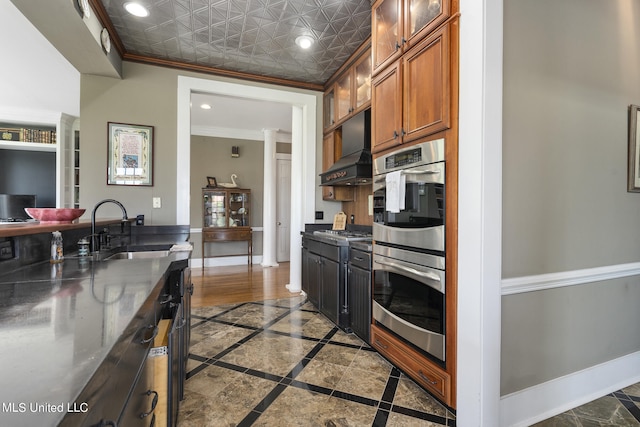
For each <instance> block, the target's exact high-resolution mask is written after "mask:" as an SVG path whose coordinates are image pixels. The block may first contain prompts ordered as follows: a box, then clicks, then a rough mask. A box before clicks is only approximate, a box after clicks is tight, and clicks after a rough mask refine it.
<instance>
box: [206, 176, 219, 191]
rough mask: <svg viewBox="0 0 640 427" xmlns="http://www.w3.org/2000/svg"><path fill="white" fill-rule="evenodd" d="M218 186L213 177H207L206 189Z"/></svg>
mask: <svg viewBox="0 0 640 427" xmlns="http://www.w3.org/2000/svg"><path fill="white" fill-rule="evenodd" d="M217 186H218V181H216V177H215V176H208V177H207V188H216V187H217Z"/></svg>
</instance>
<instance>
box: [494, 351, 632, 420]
mask: <svg viewBox="0 0 640 427" xmlns="http://www.w3.org/2000/svg"><path fill="white" fill-rule="evenodd" d="M637 382H640V351H639V352H635V353H631V354H629V355H626V356H623V357H619V358H617V359H614V360H611V361H608V362H605V363H601V364H599V365H596V366H592V367H590V368H587V369H583V370H582V371H578V372H574V373H572V374H569V375H565V376H563V377H560V378H556V379H553V380H551V381H547V382H545V383H542V384H539V385H536V386H533V387H529V388H527V389H524V390H521V391H517V392H515V393H511V394H508V395H506V396H502V398H501V399H500V425H501V426H505V427H506V426H508V427H521V426H522V427H526V426H530V425H532V424H535V423H537V422H540V421H542V420H545V419H547V418H551V417H553V416H555V415H558V414H561V413H563V412H565V411H568V410H569V409H572V408H575V407H578V406H580V405H583V404H585V403H588V402H591V401H592V400H594V399H597V398H599V397H602V396H606V395H607V394H609V393H611V392H614V391H617V390H620V389H622V388H624V387H627V386H629V385H631V384H635V383H637Z"/></svg>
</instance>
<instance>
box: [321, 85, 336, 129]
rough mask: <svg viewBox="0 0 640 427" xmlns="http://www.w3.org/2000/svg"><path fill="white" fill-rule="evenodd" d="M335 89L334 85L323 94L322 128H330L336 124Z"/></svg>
mask: <svg viewBox="0 0 640 427" xmlns="http://www.w3.org/2000/svg"><path fill="white" fill-rule="evenodd" d="M334 98H335V91H334V87H331V89H329V90H327V91H326V92H325V94H324V101H323V103H324V107H323V108H324V110H323V111H324V114H323V123H324V129H325V130H327V129H330V128H332V127H333V125H335V124H336V113H335V99H334Z"/></svg>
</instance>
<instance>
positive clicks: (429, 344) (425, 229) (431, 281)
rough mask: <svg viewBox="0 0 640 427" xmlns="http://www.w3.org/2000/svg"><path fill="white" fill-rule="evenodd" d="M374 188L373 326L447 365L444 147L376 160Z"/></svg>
mask: <svg viewBox="0 0 640 427" xmlns="http://www.w3.org/2000/svg"><path fill="white" fill-rule="evenodd" d="M373 180H374V183H373V197H374V222H373V240H374V243H375V244H374V248H373V252H374V253H373V277H374V291H373V292H374V296H373V307H372V314H373V318H374V321H375V323H376V324H377V325H381V326H384V327H386V328H387V329H389V330H391V331H392V332H393V333H395V334H396V335H397V336H399V337H401V338H402V339H404V340H406V341H408V342H410V343H411V344H413V345H414V346H416V347H418V348H420V349H421V350H423V351H424V352H426V353H428V354H429V355H430V356H431V357H432V358H435V359H436V360H438V361H440V363H444V361H445V332H446V331H445V324H446V322H445V315H446V312H445V308H446V302H445V301H446V295H445V252H444V251H445V209H446V207H445V191H446V189H445V162H444V139H437V140H433V141H425V142H422V143H419V144H416V145H413V146H411V147H409V148H401V149H399V150H397V151H394V152H392V153H389V154H386V155H384V156H380V157H378V158H376V159H375V160H374V164H373ZM403 193H404V195H403ZM391 198H395V200H390V199H391Z"/></svg>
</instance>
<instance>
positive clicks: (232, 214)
mask: <svg viewBox="0 0 640 427" xmlns="http://www.w3.org/2000/svg"><path fill="white" fill-rule="evenodd" d="M249 196H250V193H248V192H246V191H242V190H238V191H230V192H229V220H228V221H227V222H228V226H229V227H248V226H249V225H250V224H249V206H250V197H249Z"/></svg>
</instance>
